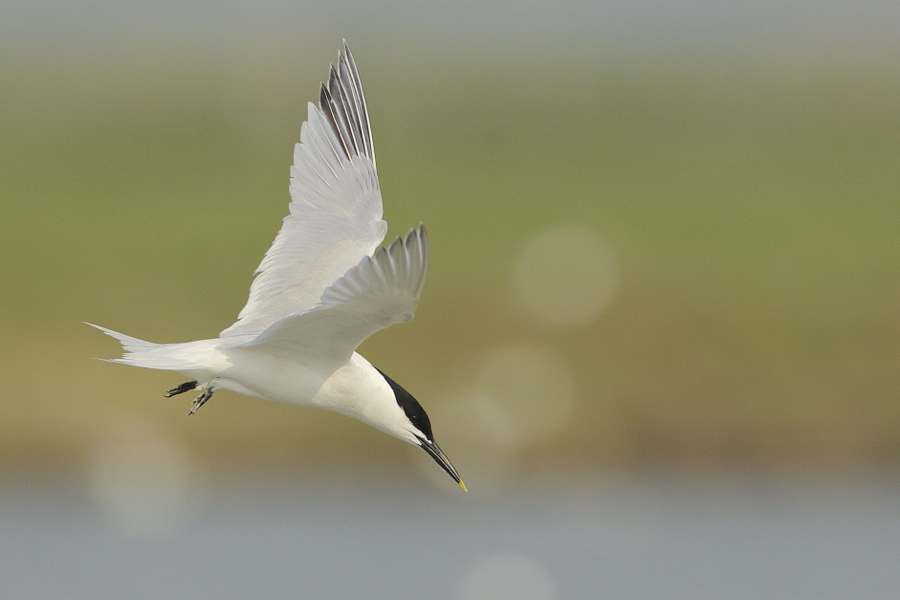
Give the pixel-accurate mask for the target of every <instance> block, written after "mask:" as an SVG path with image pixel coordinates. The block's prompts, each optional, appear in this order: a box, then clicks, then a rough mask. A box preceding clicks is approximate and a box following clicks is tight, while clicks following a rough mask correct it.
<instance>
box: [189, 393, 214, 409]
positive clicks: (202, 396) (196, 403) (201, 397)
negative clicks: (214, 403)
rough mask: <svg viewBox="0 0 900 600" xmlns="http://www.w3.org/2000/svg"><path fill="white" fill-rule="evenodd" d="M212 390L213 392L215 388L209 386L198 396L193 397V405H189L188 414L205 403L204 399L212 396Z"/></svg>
mask: <svg viewBox="0 0 900 600" xmlns="http://www.w3.org/2000/svg"><path fill="white" fill-rule="evenodd" d="M214 392H215V390H214V389H213V388H209V389H207V390H205V391H204V392H203V393H202V394H200V395H199V396H197V397H196V398H194V402H193V404H194V405H193V406H192V407H191V412H189V413H188V416H190V415H192V414H194V413H195V412H197V410H198V409H199V408H200V407H201V406H203V405H204V404H206V401H207V400H209V399H210V398H212V395H213V393H214Z"/></svg>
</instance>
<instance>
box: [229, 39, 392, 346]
mask: <svg viewBox="0 0 900 600" xmlns="http://www.w3.org/2000/svg"><path fill="white" fill-rule="evenodd" d="M290 191H291V200H292V201H291V204H290V211H291V212H290V214H289V215H288V216H287V217H285V219H284V224H283V225H282V227H281V231H280V232H279V233H278V236H277V237H276V238H275V242H274V243H273V244H272V247H271V248H269V250H268V252H266V256H265V258H263V261H262V263H260V265H259V267H258V268H257V270H256V272H257V276H256V279H254V281H253V284H252V285H251V286H250V298H249V299H248V301H247V305H246V306H245V307H244V308H243V310H241V313H240V315H238V320H237V322H235V323H234V324H233V325H232V326H231V327H229V328H228V329H225V330H224V331H223V332H222V333H221V334H220V335H221V337H222V338H225V339H226V340H228V341H229V342H230V344H229V345H239V344H242V343H245V342H247V341H249V340H252V339H254V338H256V337H257V336H258V335H259V334H260V333H262V332H263V331H264V330H265V329H266V328H268V327H269V326H270V325H272V324H273V323H275V322H276V321H278V320H279V319H283V318H284V317H287V316H289V315H294V314H297V313H301V312H303V311H305V310H308V309H310V308H312V307H314V306H316V305H318V304H319V301H320V299H321V298H322V294H323V293H324V292H325V290H326V288H328V287H329V286H330V285H331V284H333V283H334V282H335V281H337V280H338V278H340V277H342V276H343V275H344V274H345V273H347V271H348V270H349V269H351V268H352V267H354V266H355V265H357V264H359V262H360V260H361V259H362V258H363V257H366V256H371V255H372V253H373V252H374V251H375V249H376V248H377V247H378V246H379V244H381V242H382V241H384V235H385V232H386V231H387V223H386V222H384V221H383V220H382V219H381V216H382V204H381V191H380V189H379V185H378V174H377V173H376V171H375V152H374V150H373V147H372V132H371V130H370V129H369V116H368V114H367V112H366V99H365V96H364V95H363V90H362V84H361V83H360V81H359V73H358V72H357V70H356V63H355V62H354V61H353V55H352V54H350V48H349V47H348V46H347V43H346V42H344V51H343V52H341V53H340V56H339V59H338V66H337V67H334V66H332V67H331V73H330V75H329V78H328V83H327V84H322V87H321V91H320V94H319V106H318V107H316V106H315V105H313V104H312V103H309V115H308V117H307V121H306V122H304V123H303V126H302V128H301V129H300V143H299V144H297V145H296V146H295V149H294V165H293V167H292V168H291V187H290Z"/></svg>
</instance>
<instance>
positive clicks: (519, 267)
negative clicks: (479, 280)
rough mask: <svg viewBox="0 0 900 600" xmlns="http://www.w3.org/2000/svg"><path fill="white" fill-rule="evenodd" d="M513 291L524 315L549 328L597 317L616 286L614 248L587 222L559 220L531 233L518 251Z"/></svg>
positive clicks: (559, 327) (583, 322) (568, 327)
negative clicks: (586, 223)
mask: <svg viewBox="0 0 900 600" xmlns="http://www.w3.org/2000/svg"><path fill="white" fill-rule="evenodd" d="M515 283H516V291H517V293H518V297H519V300H520V302H521V303H522V305H523V306H524V307H525V309H526V310H527V312H528V314H529V315H531V316H532V317H534V318H535V319H537V320H538V321H539V322H540V323H541V324H543V325H544V326H546V327H549V328H552V329H562V330H566V329H573V328H576V327H579V326H582V325H586V324H588V323H590V322H592V321H593V320H595V319H596V318H597V317H598V316H599V315H600V313H601V312H603V310H604V309H605V308H606V307H607V306H608V305H609V303H610V302H611V301H612V299H613V297H614V296H615V294H616V291H617V290H618V285H619V267H618V262H617V260H616V257H615V255H614V254H613V252H612V250H610V249H609V247H608V246H607V245H606V243H604V242H603V240H602V239H601V238H600V236H599V235H597V234H596V233H595V232H594V231H592V230H591V229H588V228H587V227H580V226H574V225H558V226H555V227H551V228H549V229H545V230H544V231H541V232H539V233H538V234H537V235H535V236H534V237H533V238H531V239H530V240H529V241H528V242H527V243H526V244H525V246H524V247H523V248H522V250H521V251H520V253H519V256H518V259H517V263H516V268H515Z"/></svg>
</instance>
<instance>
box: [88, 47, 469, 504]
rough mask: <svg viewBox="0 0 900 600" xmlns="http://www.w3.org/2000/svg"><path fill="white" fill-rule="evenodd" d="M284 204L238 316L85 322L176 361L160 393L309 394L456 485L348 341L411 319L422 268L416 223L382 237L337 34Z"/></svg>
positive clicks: (376, 193) (357, 90) (423, 421)
mask: <svg viewBox="0 0 900 600" xmlns="http://www.w3.org/2000/svg"><path fill="white" fill-rule="evenodd" d="M290 193H291V203H290V206H289V208H290V214H289V215H288V216H287V217H285V219H284V224H283V225H282V227H281V231H280V232H279V233H278V235H277V237H276V238H275V241H274V243H273V244H272V247H271V248H269V250H268V252H266V255H265V257H264V258H263V260H262V263H261V264H260V265H259V267H258V268H257V270H256V273H257V275H256V278H255V279H254V280H253V283H252V285H251V286H250V298H249V300H248V301H247V305H246V306H245V307H244V309H243V310H242V311H241V312H240V314H239V315H238V320H237V321H236V322H235V323H234V324H233V325H231V326H230V327H228V328H227V329H225V330H224V331H222V333H220V334H219V337H218V338H216V339H208V340H198V341H195V342H187V343H181V344H154V343H151V342H145V341H143V340H139V339H136V338H133V337H129V336H127V335H123V334H121V333H117V332H115V331H112V330H110V329H106V328H105V327H99V326H97V325H92V324H91V323H88V325H91V326H92V327H96V328H97V329H100V330H101V331H103V332H104V333H106V334H107V335H109V336H112V337H114V338H115V339H117V340H119V342H121V344H122V347H123V348H124V349H125V351H126V354H125V355H124V356H123V357H122V358H119V359H115V360H112V361H110V362H117V363H122V364H126V365H134V366H137V367H144V368H148V369H162V370H167V371H175V372H177V373H181V374H182V375H184V376H185V377H188V378H190V381H188V382H187V383H184V384H182V385H180V386H178V387H176V388H174V389H172V390H169V391H168V392H167V393H166V396H167V397H168V396H174V395H176V394H181V393H184V392H187V391H189V390H193V389H197V390H202V393H201V394H200V396H198V397H197V398H196V399H195V400H194V402H193V407H192V409H191V411H190V413H189V414H193V413H194V412H196V411H197V409H199V408H200V407H201V406H203V404H204V403H205V402H206V401H207V400H209V399H210V398H211V397H212V395H213V393H214V392H215V391H216V390H219V389H223V390H231V391H233V392H238V393H240V394H245V395H247V396H253V397H256V398H262V399H265V400H272V401H275V402H285V403H288V404H297V405H300V406H313V407H316V408H321V409H325V410H330V411H334V412H337V413H341V414H344V415H347V416H349V417H353V418H354V419H358V420H360V421H362V422H363V423H367V424H369V425H371V426H372V427H375V428H377V429H380V430H381V431H384V432H385V433H388V434H390V435H392V436H394V437H396V438H399V439H401V440H403V441H404V442H408V443H410V444H414V445H416V446H419V447H421V448H423V449H424V450H425V451H426V452H427V453H428V454H429V455H431V457H432V458H433V459H434V460H435V461H437V463H438V464H439V465H440V466H441V467H442V468H443V469H444V470H445V471H446V472H447V473H449V474H450V476H451V477H453V479H454V480H455V481H456V482H457V483H458V484H459V485H460V487H462V489H464V490H465V489H466V486H465V484H464V483H463V481H462V479H461V478H460V476H459V473H457V472H456V469H455V468H453V465H452V464H450V461H449V460H448V459H447V456H446V455H445V454H444V452H443V451H442V450H441V448H440V447H439V446H438V445H437V443H436V442H435V441H434V436H433V435H432V431H431V423H430V421H429V419H428V415H427V414H426V413H425V410H424V409H423V408H422V406H421V405H420V404H419V402H418V401H417V400H416V399H415V398H414V397H413V396H412V395H411V394H410V393H409V392H407V391H406V390H405V389H403V388H402V387H400V385H398V384H397V383H396V382H394V380H393V379H391V378H390V377H388V376H387V375H385V374H384V373H382V372H381V371H380V370H378V369H377V368H375V367H373V366H372V365H371V364H370V363H369V361H367V360H366V359H365V358H363V357H362V356H360V355H359V354H357V353H356V348H357V347H358V346H359V345H360V344H361V343H362V342H363V340H365V339H366V338H368V337H369V336H370V335H372V334H373V333H375V332H376V331H378V330H380V329H384V328H385V327H389V326H390V325H393V324H394V323H403V322H408V321H410V320H412V318H413V313H414V311H415V310H416V306H417V305H418V304H419V299H420V298H421V297H422V291H423V289H424V287H425V278H426V275H427V273H428V238H427V236H426V234H425V226H424V225H419V227H418V228H417V229H413V230H411V231H410V232H409V233H408V234H407V235H406V237H404V238H397V240H395V241H394V242H393V243H392V244H391V245H390V246H388V247H387V248H380V249H378V248H379V246H380V244H381V243H382V242H383V241H384V236H385V233H386V231H387V223H386V222H385V221H383V220H382V218H381V217H382V204H381V191H380V189H379V184H378V175H377V173H376V171H375V152H374V150H373V146H372V132H371V130H370V128H369V116H368V113H367V111H366V99H365V96H364V95H363V90H362V84H361V83H360V80H359V73H358V72H357V69H356V63H355V62H354V60H353V55H352V54H351V53H350V48H349V47H348V46H347V42H346V41H345V42H344V50H343V52H341V53H339V56H338V66H337V67H336V68H335V67H334V66H332V67H331V72H330V74H329V77H328V83H327V85H326V84H322V86H321V90H320V93H319V106H318V107H317V106H315V105H314V104H313V103H312V102H310V103H309V106H308V120H307V121H306V122H304V123H303V126H302V127H301V129H300V143H299V144H297V145H296V146H295V148H294V166H293V167H292V168H291V185H290Z"/></svg>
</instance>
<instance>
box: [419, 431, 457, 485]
mask: <svg viewBox="0 0 900 600" xmlns="http://www.w3.org/2000/svg"><path fill="white" fill-rule="evenodd" d="M419 445H420V446H422V449H423V450H425V452H427V453H428V454H429V455H431V458H433V459H434V462H436V463H437V464H439V465H441V468H442V469H444V470H445V471H447V473H448V474H449V475H450V477H452V478H453V481H455V482H456V483H458V484H459V487H461V488H462V489H463V491H464V492H468V491H469V490H467V489H466V484H465V483H463V480H462V478H460V476H459V473H457V472H456V469H454V468H453V465H452V464H450V459H449V458H447V455H446V454H444V451H443V450H441V447H440V446H438V445H437V444H436V443H434V442H432V441H431V440H427V439H425V438H419Z"/></svg>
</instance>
